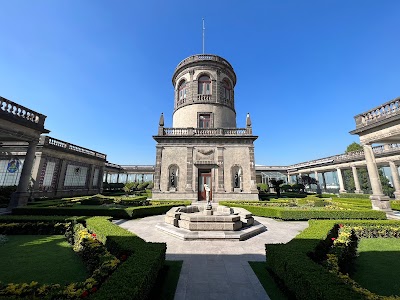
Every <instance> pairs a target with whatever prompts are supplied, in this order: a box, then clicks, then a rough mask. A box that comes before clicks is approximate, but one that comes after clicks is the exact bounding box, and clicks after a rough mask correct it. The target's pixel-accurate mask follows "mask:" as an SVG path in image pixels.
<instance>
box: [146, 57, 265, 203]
mask: <svg viewBox="0 0 400 300" xmlns="http://www.w3.org/2000/svg"><path fill="white" fill-rule="evenodd" d="M172 83H173V86H174V88H175V97H174V113H173V127H172V128H164V118H163V116H162V117H161V118H160V123H159V129H158V135H156V136H154V139H155V140H156V141H157V148H156V149H157V150H156V166H155V174H154V189H153V199H159V200H162V199H165V200H168V199H187V200H192V201H202V200H205V199H204V184H205V183H206V184H207V185H208V186H209V187H210V189H211V198H212V200H213V201H219V200H256V199H258V191H257V187H256V178H255V168H254V167H255V165H254V145H253V142H254V141H255V140H256V139H257V137H256V136H254V135H253V134H252V129H251V122H250V117H249V115H248V117H247V122H246V128H236V112H235V108H234V86H235V84H236V75H235V73H234V71H233V68H232V66H231V65H230V64H229V63H228V62H227V61H226V60H225V59H223V58H221V57H218V56H215V55H194V56H191V57H189V58H187V59H185V60H183V61H182V62H181V63H180V64H179V65H178V67H177V69H176V71H175V73H174V75H173V78H172Z"/></svg>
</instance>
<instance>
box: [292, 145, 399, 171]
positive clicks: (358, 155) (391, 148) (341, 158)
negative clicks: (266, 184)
mask: <svg viewBox="0 0 400 300" xmlns="http://www.w3.org/2000/svg"><path fill="white" fill-rule="evenodd" d="M386 145H387V147H385V145H379V146H374V147H372V151H373V152H374V154H384V153H390V152H395V151H400V144H386ZM364 157H365V155H364V150H359V151H352V152H349V153H344V154H338V155H333V156H329V157H325V158H321V159H316V160H311V161H308V162H303V163H298V164H295V165H291V166H289V167H288V168H289V169H298V168H302V167H308V166H315V165H322V164H327V163H333V162H345V161H350V160H357V159H364Z"/></svg>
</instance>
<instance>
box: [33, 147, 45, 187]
mask: <svg viewBox="0 0 400 300" xmlns="http://www.w3.org/2000/svg"><path fill="white" fill-rule="evenodd" d="M45 163H46V165H47V162H46V157H45V155H43V153H38V154H37V155H36V156H35V162H34V164H33V167H32V179H33V190H34V191H38V190H39V183H40V178H41V175H42V172H43V174H44V172H45V170H43V167H44V166H45Z"/></svg>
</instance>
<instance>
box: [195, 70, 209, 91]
mask: <svg viewBox="0 0 400 300" xmlns="http://www.w3.org/2000/svg"><path fill="white" fill-rule="evenodd" d="M197 92H198V94H199V95H211V79H210V76H208V75H202V76H200V78H199V79H198V91H197Z"/></svg>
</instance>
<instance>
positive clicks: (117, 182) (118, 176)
mask: <svg viewBox="0 0 400 300" xmlns="http://www.w3.org/2000/svg"><path fill="white" fill-rule="evenodd" d="M117 183H119V171H118V173H117Z"/></svg>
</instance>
